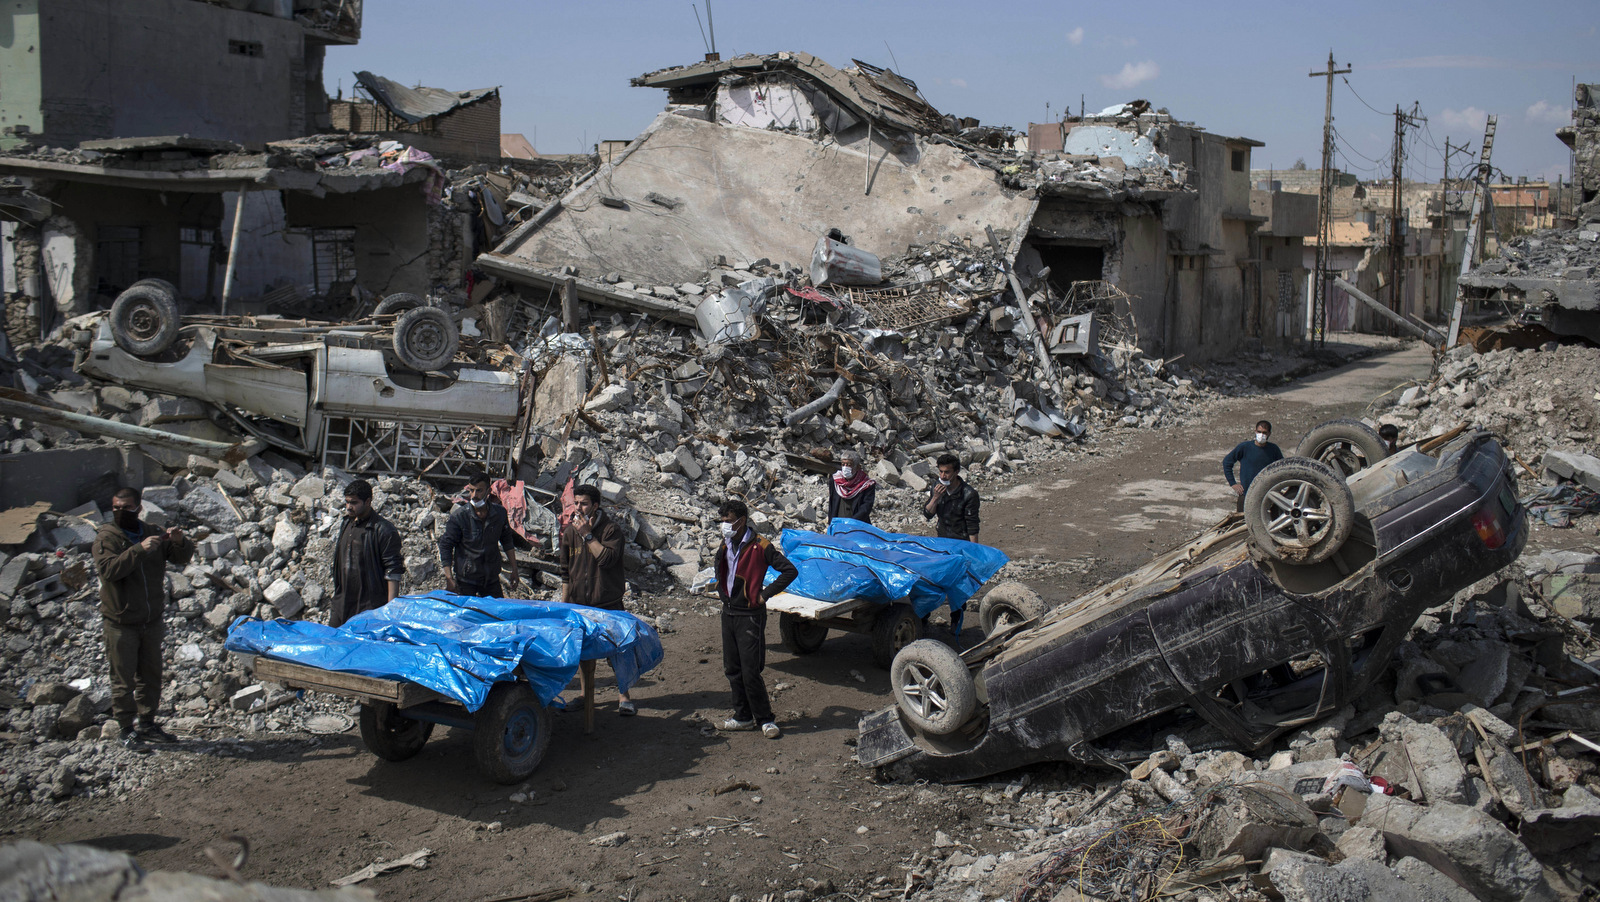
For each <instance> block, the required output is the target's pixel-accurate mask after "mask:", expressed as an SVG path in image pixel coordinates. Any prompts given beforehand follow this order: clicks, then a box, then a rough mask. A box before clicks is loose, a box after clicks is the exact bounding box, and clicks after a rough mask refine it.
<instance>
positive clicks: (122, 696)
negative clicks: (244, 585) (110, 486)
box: [93, 488, 194, 746]
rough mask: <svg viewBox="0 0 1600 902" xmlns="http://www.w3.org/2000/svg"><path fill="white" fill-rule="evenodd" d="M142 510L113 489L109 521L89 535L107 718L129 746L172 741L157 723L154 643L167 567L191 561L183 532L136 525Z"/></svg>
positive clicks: (157, 646)
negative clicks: (107, 685)
mask: <svg viewBox="0 0 1600 902" xmlns="http://www.w3.org/2000/svg"><path fill="white" fill-rule="evenodd" d="M142 509H143V499H142V497H141V496H140V494H139V490H138V489H132V488H123V489H118V490H117V492H116V494H115V495H113V496H112V497H111V522H110V523H107V524H105V525H104V526H101V527H100V531H99V532H97V533H95V537H94V548H93V555H94V566H95V569H96V570H98V571H99V572H100V614H101V616H102V617H103V618H104V630H103V631H104V634H105V642H106V659H107V660H109V661H110V662H111V711H112V714H113V715H114V716H115V717H116V719H117V724H118V725H120V726H121V727H122V741H123V743H124V744H126V745H129V746H132V745H135V744H137V743H139V742H141V741H144V740H155V741H157V742H176V741H177V739H176V737H174V736H173V735H172V734H171V733H168V732H167V731H166V730H163V729H162V728H161V727H160V725H159V724H157V723H156V709H157V708H159V707H160V706H161V640H162V639H164V638H165V637H166V631H167V630H166V623H165V622H164V621H163V620H162V615H163V614H164V613H165V612H166V607H167V563H168V562H171V563H173V564H177V565H179V566H182V565H183V564H187V563H188V562H189V559H190V558H192V557H194V543H193V542H191V541H189V538H188V537H187V536H185V535H184V534H183V530H181V529H178V528H177V527H173V528H171V529H167V530H160V529H156V528H155V527H153V526H151V525H150V524H148V523H145V522H143V521H142V520H140V519H139V512H140V510H142ZM135 714H137V716H138V722H137V723H135V721H134V716H135Z"/></svg>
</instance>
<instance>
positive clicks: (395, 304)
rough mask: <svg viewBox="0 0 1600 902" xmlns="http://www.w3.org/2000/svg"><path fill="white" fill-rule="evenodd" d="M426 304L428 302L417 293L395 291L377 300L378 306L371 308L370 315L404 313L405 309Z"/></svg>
mask: <svg viewBox="0 0 1600 902" xmlns="http://www.w3.org/2000/svg"><path fill="white" fill-rule="evenodd" d="M426 306H428V302H427V301H426V300H424V299H422V298H420V297H418V296H417V295H414V294H412V293H411V292H409V291H397V292H395V293H394V294H391V295H389V296H388V297H386V298H384V299H383V300H381V301H379V302H378V306H376V307H374V308H372V315H373V316H383V315H385V314H389V313H404V312H406V311H407V310H415V309H417V308H418V307H426Z"/></svg>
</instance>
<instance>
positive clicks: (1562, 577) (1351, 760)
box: [886, 553, 1600, 900]
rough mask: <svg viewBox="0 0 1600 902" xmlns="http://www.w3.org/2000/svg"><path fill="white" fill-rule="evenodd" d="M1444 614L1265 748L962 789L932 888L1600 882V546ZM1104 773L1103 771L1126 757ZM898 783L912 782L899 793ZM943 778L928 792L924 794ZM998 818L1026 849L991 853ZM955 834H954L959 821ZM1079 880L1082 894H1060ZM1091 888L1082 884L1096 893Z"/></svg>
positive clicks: (1155, 755)
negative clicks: (1599, 740)
mask: <svg viewBox="0 0 1600 902" xmlns="http://www.w3.org/2000/svg"><path fill="white" fill-rule="evenodd" d="M1511 570H1512V571H1513V572H1511V573H1510V574H1508V575H1501V576H1497V577H1491V578H1489V579H1486V580H1483V581H1481V582H1480V583H1479V584H1478V585H1475V586H1473V587H1469V588H1468V589H1466V590H1463V591H1462V592H1461V593H1459V594H1458V595H1457V596H1456V597H1455V598H1454V599H1453V600H1452V601H1451V602H1450V603H1449V604H1447V605H1443V606H1441V607H1439V608H1436V609H1433V610H1432V611H1430V612H1428V614H1427V615H1425V616H1424V617H1423V618H1422V620H1421V621H1419V623H1418V624H1417V626H1416V627H1415V628H1414V629H1413V631H1412V633H1411V635H1410V637H1409V639H1408V641H1407V642H1406V643H1405V645H1404V646H1403V647H1402V649H1401V652H1400V655H1399V661H1398V664H1397V666H1396V668H1395V670H1394V672H1392V673H1391V674H1390V675H1387V676H1386V677H1385V678H1384V679H1383V680H1382V681H1381V682H1380V683H1379V684H1378V685H1377V686H1375V687H1374V688H1373V689H1372V690H1371V691H1369V692H1368V694H1367V695H1366V696H1364V697H1363V698H1362V699H1361V700H1360V701H1359V702H1358V703H1357V704H1355V705H1354V706H1352V707H1350V708H1347V709H1345V710H1344V711H1342V712H1340V713H1338V714H1336V715H1335V716H1333V717H1331V718H1327V719H1324V720H1322V721H1318V722H1316V723H1313V724H1311V725H1310V726H1308V727H1307V728H1306V729H1305V730H1304V731H1302V732H1301V733H1299V734H1298V735H1295V736H1292V737H1287V738H1285V739H1283V740H1280V741H1279V742H1278V743H1277V744H1275V745H1274V746H1273V747H1271V748H1269V749H1265V750H1263V751H1262V753H1260V755H1259V757H1257V758H1251V757H1247V756H1246V755H1243V754H1241V753H1239V752H1238V751H1233V750H1225V749H1223V748H1219V747H1220V746H1221V745H1222V744H1221V743H1217V742H1215V741H1214V737H1208V736H1206V735H1204V734H1202V733H1196V734H1182V735H1167V736H1165V737H1164V739H1162V738H1156V739H1155V744H1156V745H1157V748H1156V749H1155V750H1154V751H1150V752H1148V753H1138V754H1134V755H1131V756H1130V755H1123V754H1118V756H1117V757H1118V758H1119V759H1121V760H1122V761H1124V762H1126V763H1127V764H1129V765H1133V766H1132V767H1131V769H1130V771H1129V772H1128V774H1127V776H1126V778H1125V779H1121V780H1118V781H1115V782H1101V783H1097V784H1086V783H1085V782H1084V781H1085V778H1086V777H1090V778H1092V777H1093V773H1091V772H1086V771H1083V770H1080V769H1073V768H1068V767H1057V768H1040V769H1035V770H1032V771H1025V772H1022V773H1021V774H1020V775H1013V778H1012V781H1011V782H1010V784H1009V785H1006V786H1004V788H1003V789H1002V788H1001V787H1000V785H998V784H994V785H991V787H979V788H959V787H953V788H951V789H950V790H948V792H949V793H950V794H951V795H953V796H955V795H961V794H968V795H972V796H975V797H978V798H979V799H980V800H981V801H982V802H983V803H984V804H985V805H986V806H987V807H988V813H989V816H988V817H987V818H986V819H985V820H984V822H983V823H982V824H967V825H965V826H966V827H967V828H968V829H969V830H971V831H972V834H971V835H964V834H962V833H961V832H959V831H958V830H957V829H956V828H955V827H954V826H953V825H942V827H941V829H940V830H939V831H938V832H937V833H936V835H935V838H934V841H933V844H932V848H931V849H930V850H929V851H928V852H927V853H925V854H923V855H920V856H918V857H916V859H915V860H913V861H912V862H911V863H910V867H911V870H912V881H913V883H914V884H917V885H918V889H919V895H918V896H917V898H921V899H929V900H958V899H959V900H966V899H972V898H980V894H981V898H993V897H997V896H1000V897H1004V898H1008V899H1019V900H1050V899H1063V898H1071V899H1079V898H1100V899H1109V898H1124V899H1153V898H1157V897H1161V898H1175V899H1193V900H1202V899H1207V900H1208V899H1218V898H1259V897H1260V896H1259V895H1257V894H1258V893H1263V892H1264V893H1267V894H1268V895H1269V896H1270V897H1272V898H1279V897H1282V898H1289V899H1307V900H1324V899H1327V900H1333V899H1346V898H1349V899H1363V898H1386V899H1387V898H1428V899H1463V900H1465V899H1474V898H1476V899H1507V900H1509V899H1555V898H1576V897H1578V896H1579V895H1581V894H1582V893H1584V892H1586V891H1587V892H1592V887H1593V886H1594V884H1595V882H1596V881H1597V879H1600V846H1597V845H1596V844H1595V843H1594V841H1593V840H1594V837H1595V835H1597V830H1600V747H1597V746H1595V745H1594V743H1593V742H1592V741H1591V740H1589V739H1587V738H1585V737H1591V736H1594V735H1595V731H1596V730H1597V729H1600V705H1597V704H1596V701H1597V698H1596V690H1595V688H1594V677H1595V675H1596V674H1595V673H1594V672H1593V666H1592V664H1588V663H1585V661H1584V660H1583V659H1584V657H1585V656H1587V657H1589V658H1591V659H1592V658H1593V656H1594V655H1595V653H1596V651H1597V650H1600V647H1597V644H1596V641H1595V639H1594V637H1593V629H1594V627H1595V626H1596V624H1597V623H1600V555H1593V554H1576V553H1554V554H1545V555H1540V556H1537V557H1525V558H1524V559H1523V560H1522V561H1520V562H1519V563H1518V564H1516V565H1514V566H1513V568H1511ZM1098 773H1100V774H1103V773H1105V772H1104V771H1099V772H1098ZM886 789H887V790H889V791H902V790H899V788H897V787H886ZM917 792H918V793H919V794H922V793H928V794H930V795H932V793H930V792H929V791H928V790H926V789H919V790H917ZM985 827H992V828H996V829H998V830H1000V831H1003V832H1008V833H1009V834H1010V835H1011V836H1013V837H1014V838H1015V839H1016V841H1017V843H1018V845H1017V848H1016V849H1015V850H1014V851H1010V852H1001V853H989V854H984V853H982V852H980V851H979V849H978V847H977V845H978V843H980V842H982V843H983V844H984V845H985V846H987V847H989V848H993V847H994V846H993V842H992V840H985V838H984V837H983V836H982V832H983V831H984V829H985ZM947 831H948V832H947ZM1057 893H1060V895H1057ZM1080 893H1081V894H1082V895H1079V894H1080Z"/></svg>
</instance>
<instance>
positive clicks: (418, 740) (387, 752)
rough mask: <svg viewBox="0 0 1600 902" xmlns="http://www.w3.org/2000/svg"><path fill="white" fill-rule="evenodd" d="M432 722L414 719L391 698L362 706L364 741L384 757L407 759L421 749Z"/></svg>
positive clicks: (370, 749) (362, 738)
mask: <svg viewBox="0 0 1600 902" xmlns="http://www.w3.org/2000/svg"><path fill="white" fill-rule="evenodd" d="M432 735H433V724H431V723H429V722H427V721H425V720H412V719H411V718H409V717H406V716H405V715H403V714H401V713H400V712H398V711H396V710H395V707H394V705H391V704H389V703H388V702H378V703H377V704H373V705H362V706H361V741H362V742H364V743H366V744H367V751H369V752H371V753H372V754H374V755H377V756H378V757H379V758H382V759H383V760H385V761H404V760H406V759H407V758H414V757H416V754H417V753H418V752H420V751H422V746H423V745H424V744H426V743H427V741H428V737H429V736H432Z"/></svg>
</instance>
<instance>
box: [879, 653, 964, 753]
mask: <svg viewBox="0 0 1600 902" xmlns="http://www.w3.org/2000/svg"><path fill="white" fill-rule="evenodd" d="M889 684H890V685H891V686H893V687H894V700H895V703H896V704H898V705H899V706H900V713H901V714H904V715H905V718H906V720H908V721H910V722H911V725H912V726H914V727H916V728H917V729H919V730H921V731H923V732H924V733H929V734H932V735H934V736H948V735H950V734H951V733H954V732H955V731H957V730H959V729H961V725H962V724H964V723H966V722H967V721H969V720H971V719H972V715H973V713H974V712H976V711H977V710H978V692H977V687H976V686H974V685H973V682H972V674H971V672H969V671H968V670H967V665H966V663H965V662H963V661H962V660H961V656H960V655H958V654H956V652H955V649H953V648H951V647H950V646H948V645H946V644H944V643H943V642H940V641H938V640H936V639H919V640H917V641H916V642H913V643H911V644H910V645H907V646H906V647H905V648H903V649H901V650H900V653H899V654H898V655H895V657H894V665H893V666H892V667H890V668H889Z"/></svg>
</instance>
